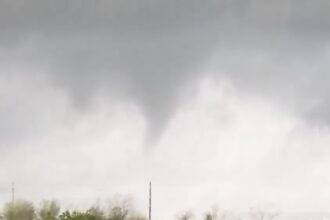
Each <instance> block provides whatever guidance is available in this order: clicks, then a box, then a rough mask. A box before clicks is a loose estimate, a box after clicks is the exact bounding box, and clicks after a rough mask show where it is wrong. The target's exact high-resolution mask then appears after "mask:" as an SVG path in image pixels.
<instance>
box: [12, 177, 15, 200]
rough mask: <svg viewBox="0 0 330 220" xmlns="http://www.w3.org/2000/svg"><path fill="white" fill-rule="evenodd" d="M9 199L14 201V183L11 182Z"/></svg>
mask: <svg viewBox="0 0 330 220" xmlns="http://www.w3.org/2000/svg"><path fill="white" fill-rule="evenodd" d="M11 201H12V202H13V203H14V202H15V183H14V182H12V183H11Z"/></svg>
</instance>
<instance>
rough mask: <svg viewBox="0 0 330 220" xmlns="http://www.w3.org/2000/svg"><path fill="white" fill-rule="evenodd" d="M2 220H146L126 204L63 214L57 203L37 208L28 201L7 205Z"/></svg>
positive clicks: (1, 216) (3, 210)
mask: <svg viewBox="0 0 330 220" xmlns="http://www.w3.org/2000/svg"><path fill="white" fill-rule="evenodd" d="M0 219H2V220H146V218H145V216H143V215H141V214H138V213H136V212H135V211H133V210H132V209H131V208H130V207H129V206H128V205H127V204H126V203H121V204H116V205H113V206H111V207H110V208H108V209H107V210H104V209H101V208H100V207H99V206H97V205H96V206H92V207H90V208H89V209H87V210H85V211H78V210H73V211H72V210H65V211H62V212H61V209H60V206H59V204H58V203H57V202H56V201H43V202H42V203H41V205H40V206H39V207H38V208H36V207H35V206H34V205H33V203H31V202H28V201H15V202H10V203H6V204H5V205H4V207H3V209H2V212H1V214H0Z"/></svg>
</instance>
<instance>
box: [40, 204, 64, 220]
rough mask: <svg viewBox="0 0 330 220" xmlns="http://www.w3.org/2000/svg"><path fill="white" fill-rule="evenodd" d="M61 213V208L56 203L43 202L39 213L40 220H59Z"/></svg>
mask: <svg viewBox="0 0 330 220" xmlns="http://www.w3.org/2000/svg"><path fill="white" fill-rule="evenodd" d="M59 213H60V207H59V205H58V204H57V203H56V202H55V201H46V200H45V201H43V202H42V203H41V207H40V209H39V211H38V213H37V214H38V218H39V219H40V220H57V219H58V215H59Z"/></svg>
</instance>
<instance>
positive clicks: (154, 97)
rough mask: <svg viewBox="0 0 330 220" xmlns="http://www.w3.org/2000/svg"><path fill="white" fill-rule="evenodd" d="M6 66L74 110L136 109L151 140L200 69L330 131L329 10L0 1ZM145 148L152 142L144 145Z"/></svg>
mask: <svg viewBox="0 0 330 220" xmlns="http://www.w3.org/2000/svg"><path fill="white" fill-rule="evenodd" d="M0 6H1V7H0V8H1V9H0V12H1V13H0V30H1V33H2V34H1V37H0V47H1V48H2V49H1V51H2V52H1V57H2V58H3V59H2V61H1V64H2V65H3V66H9V67H12V66H22V67H24V68H26V69H28V68H30V69H32V71H29V72H31V73H26V72H24V73H23V71H24V70H22V71H21V72H20V73H17V74H22V75H23V74H24V75H26V74H30V75H34V74H35V73H34V72H36V71H37V72H38V71H39V72H41V73H42V74H44V75H46V77H45V78H47V80H48V82H50V84H52V85H53V86H55V87H58V88H60V89H64V90H65V91H66V92H67V93H68V94H69V96H70V97H71V100H72V101H73V103H74V104H75V105H76V106H77V107H78V108H83V107H86V106H88V105H90V104H89V103H90V102H92V100H93V99H94V98H95V97H96V96H97V95H98V94H100V93H102V94H106V96H110V97H117V98H119V99H121V100H126V101H129V102H133V103H135V104H137V105H138V106H139V107H140V109H141V111H142V112H143V114H144V115H145V117H146V118H147V120H148V124H149V125H148V127H149V139H150V140H157V139H158V138H159V136H160V135H161V134H162V131H163V130H164V128H165V127H166V125H167V123H168V121H169V119H170V117H171V116H172V115H173V114H174V113H175V111H176V105H177V102H178V94H179V93H180V89H181V88H182V86H184V85H185V84H187V83H189V82H191V81H193V80H196V79H198V78H199V77H200V76H201V75H203V74H204V73H202V71H201V69H203V68H204V67H205V66H207V65H213V66H214V67H215V69H216V70H215V71H214V77H223V78H226V79H229V80H230V81H232V82H233V83H234V85H235V86H236V87H237V88H239V89H242V90H243V91H247V92H248V93H251V94H253V95H260V94H262V95H266V96H267V97H270V98H272V99H274V100H276V101H278V102H279V103H280V105H283V106H285V107H288V109H289V110H290V111H293V112H294V113H297V114H299V115H301V116H303V117H305V118H306V119H309V120H311V121H313V122H314V121H315V122H318V123H319V122H322V123H324V122H325V123H326V124H327V123H328V122H329V120H330V119H329V118H330V117H329V114H328V113H327V112H328V111H327V109H329V106H328V103H329V97H328V94H329V89H328V88H327V85H326V84H327V81H328V80H329V76H328V74H327V72H328V70H329V65H328V62H327V61H328V59H329V56H330V55H329V43H328V37H329V32H328V31H327V29H326V26H327V21H328V20H329V19H330V17H329V15H328V13H327V12H328V9H329V7H330V5H329V3H328V2H327V1H324V0H317V1H313V3H308V2H303V3H302V2H300V1H298V0H291V1H284V0H281V1H275V0H274V1H268V2H264V1H260V0H249V1H246V0H245V1H243V0H234V1H225V0H221V1H215V0H206V1H203V2H201V1H191V0H181V1H176V0H169V1H149V0H142V1H139V2H136V1H108V0H107V1H106V0H95V1H87V0H72V1H70V0H59V1H41V0H32V1H29V2H26V1H22V0H14V1H9V0H2V1H1V2H0ZM151 143H152V142H151Z"/></svg>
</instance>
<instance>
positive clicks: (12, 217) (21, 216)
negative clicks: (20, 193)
mask: <svg viewBox="0 0 330 220" xmlns="http://www.w3.org/2000/svg"><path fill="white" fill-rule="evenodd" d="M3 217H4V219H5V220H34V219H35V210H34V207H33V204H32V203H30V202H26V201H16V202H10V203H7V204H5V206H4V210H3Z"/></svg>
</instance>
